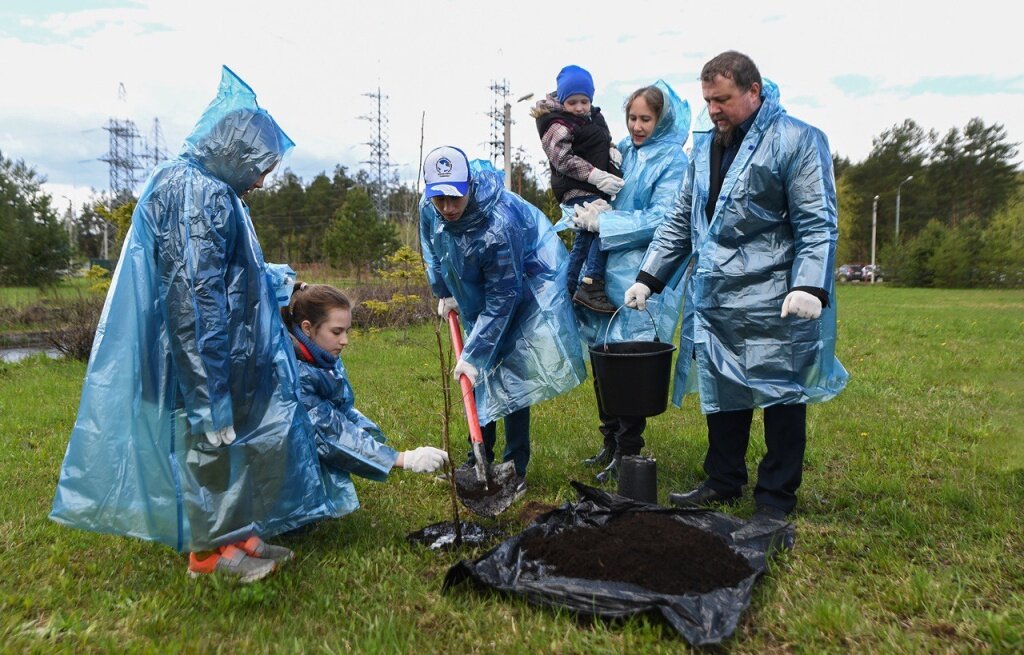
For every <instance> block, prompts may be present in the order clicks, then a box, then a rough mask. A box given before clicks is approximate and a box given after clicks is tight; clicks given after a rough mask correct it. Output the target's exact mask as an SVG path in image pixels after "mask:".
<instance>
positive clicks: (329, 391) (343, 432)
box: [294, 328, 398, 515]
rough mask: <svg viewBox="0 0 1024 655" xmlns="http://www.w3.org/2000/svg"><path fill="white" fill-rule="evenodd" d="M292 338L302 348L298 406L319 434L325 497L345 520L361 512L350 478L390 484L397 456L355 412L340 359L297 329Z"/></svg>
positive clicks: (377, 429) (379, 432) (378, 432)
mask: <svg viewBox="0 0 1024 655" xmlns="http://www.w3.org/2000/svg"><path fill="white" fill-rule="evenodd" d="M294 335H295V338H296V341H297V342H298V343H299V344H300V345H298V346H297V349H298V350H297V352H296V356H297V357H298V365H299V392H298V395H299V400H301V401H302V404H303V406H304V407H305V408H306V413H307V415H308V416H309V420H310V423H312V425H313V429H314V431H315V435H316V449H317V453H318V454H319V457H320V467H321V470H322V471H323V477H324V481H325V483H326V486H327V490H328V491H327V493H328V495H329V496H330V498H331V502H332V503H333V504H334V507H335V508H336V510H337V513H338V514H339V515H340V514H347V513H349V512H352V511H354V510H355V509H356V508H357V507H359V500H358V497H357V496H356V488H355V485H354V484H353V483H352V477H351V476H352V475H358V476H361V477H364V478H369V479H370V480H378V481H381V480H385V479H387V477H388V474H389V473H390V472H391V469H392V467H393V466H394V465H395V460H396V459H397V458H398V451H396V450H395V449H393V448H391V447H390V446H387V445H386V444H385V443H384V442H385V438H384V432H383V431H382V430H381V429H380V427H378V426H377V424H376V423H374V422H373V421H371V420H370V419H369V418H367V417H366V416H365V415H364V414H363V413H362V412H360V411H359V410H358V409H356V406H355V402H356V395H355V392H354V391H353V390H352V385H351V384H350V383H349V381H348V372H347V371H346V370H345V364H344V362H343V361H342V359H341V357H334V356H332V355H330V354H328V353H326V352H325V351H323V350H322V349H320V348H318V347H317V346H316V344H314V343H312V342H310V340H309V339H308V338H304V337H303V336H302V333H301V331H299V330H298V329H297V328H295V329H294ZM303 351H305V354H304V353H303ZM313 353H316V354H313ZM306 354H309V355H308V357H307V356H306Z"/></svg>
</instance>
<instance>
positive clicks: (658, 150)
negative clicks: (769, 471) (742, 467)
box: [573, 80, 690, 482]
mask: <svg viewBox="0 0 1024 655" xmlns="http://www.w3.org/2000/svg"><path fill="white" fill-rule="evenodd" d="M625 108H626V126H627V128H628V130H629V136H627V137H626V138H624V139H623V140H622V141H620V142H619V145H618V149H619V151H620V152H621V154H622V164H621V167H620V168H621V173H622V179H623V180H624V182H625V184H624V186H623V187H622V189H621V190H620V191H619V192H618V194H617V195H616V196H615V198H614V200H613V201H612V204H611V205H610V206H608V205H605V204H601V203H593V204H591V205H590V206H589V207H586V208H584V207H578V208H577V211H576V215H575V217H574V219H573V221H574V223H575V224H576V226H577V227H579V228H582V229H585V230H588V231H590V232H593V233H595V235H596V236H597V237H598V238H599V239H600V243H601V250H602V251H604V252H606V253H607V254H608V259H607V268H606V273H605V280H606V281H605V285H606V291H607V294H608V297H609V298H610V299H612V301H613V302H614V303H615V304H616V305H618V304H620V303H621V302H622V298H623V297H624V295H625V292H626V289H627V288H628V287H629V286H630V285H631V284H632V283H633V281H634V280H635V279H636V272H637V270H638V268H639V266H640V261H641V259H643V256H644V253H645V252H646V251H647V246H648V244H650V242H651V239H652V238H653V237H654V232H655V230H656V229H657V228H658V226H659V225H660V224H661V223H662V221H663V220H664V219H665V218H666V217H667V216H668V215H669V213H670V212H671V210H672V207H673V206H674V205H675V202H676V198H677V197H678V195H679V190H680V187H681V185H682V182H683V177H684V176H685V174H686V168H687V164H688V160H687V157H686V154H685V153H684V152H683V144H684V143H685V142H686V138H687V135H688V133H689V130H690V107H689V104H688V103H687V102H686V101H685V100H682V99H680V98H679V96H677V95H676V94H675V92H674V91H673V90H672V88H671V87H669V85H668V84H666V83H665V82H664V81H662V80H659V81H657V82H656V83H654V84H653V85H651V86H646V87H643V88H640V89H637V90H636V91H634V92H633V93H632V94H631V95H630V96H629V98H628V99H627V101H626V107H625ZM681 274H682V271H679V272H678V273H677V276H676V279H675V280H672V281H671V282H670V283H669V284H668V285H666V289H665V291H664V292H662V294H661V295H660V296H658V297H657V298H656V300H657V304H654V303H652V302H648V303H647V309H648V310H650V316H648V314H647V312H628V313H627V312H619V313H618V314H617V315H615V316H614V322H613V323H612V324H611V327H610V328H609V319H610V318H611V317H609V316H607V315H602V314H597V313H594V312H591V311H587V310H586V309H584V308H577V310H576V317H577V320H578V322H579V328H580V334H581V336H582V337H583V339H584V340H586V342H587V343H589V344H596V343H603V342H604V341H605V339H606V338H607V340H608V341H613V342H614V341H637V340H652V339H653V338H654V337H655V335H657V336H658V338H659V339H661V340H662V341H671V339H672V335H673V333H674V331H675V325H676V321H677V320H678V318H679V310H680V307H681V306H682V298H683V295H682V289H681V288H676V287H677V286H678V283H679V278H680V277H681ZM652 317H653V321H652V320H651V319H652ZM606 332H607V337H606V336H605V334H606ZM598 412H599V414H600V418H601V427H600V430H601V434H602V435H603V436H604V445H603V447H602V448H601V450H600V452H598V453H597V454H596V455H594V456H593V457H590V458H588V459H587V460H585V463H586V464H588V465H590V466H605V467H606V468H604V469H603V470H602V471H601V472H600V473H598V480H599V481H601V482H607V481H610V480H614V479H615V478H616V477H617V476H618V463H619V458H620V457H622V456H623V455H638V454H639V453H640V449H641V448H643V446H644V439H643V431H644V428H645V427H646V425H647V420H646V419H645V418H643V417H623V416H618V417H616V416H609V415H606V414H604V413H603V412H602V411H601V409H600V407H599V408H598Z"/></svg>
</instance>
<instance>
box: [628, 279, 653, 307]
mask: <svg viewBox="0 0 1024 655" xmlns="http://www.w3.org/2000/svg"><path fill="white" fill-rule="evenodd" d="M650 297H651V288H650V287H649V286H647V285H646V284H644V283H643V282H637V283H635V284H634V285H633V286H631V287H630V288H628V289H626V298H625V303H626V307H632V308H633V309H636V310H639V311H641V312H642V311H644V310H645V309H647V299H648V298H650Z"/></svg>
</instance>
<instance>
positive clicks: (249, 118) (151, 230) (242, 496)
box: [50, 68, 335, 551]
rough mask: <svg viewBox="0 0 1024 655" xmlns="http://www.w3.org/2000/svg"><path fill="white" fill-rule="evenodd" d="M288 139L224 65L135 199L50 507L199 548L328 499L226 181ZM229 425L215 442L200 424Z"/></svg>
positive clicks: (95, 526)
mask: <svg viewBox="0 0 1024 655" xmlns="http://www.w3.org/2000/svg"><path fill="white" fill-rule="evenodd" d="M293 145H294V144H293V143H292V141H291V140H290V139H289V138H288V137H287V135H285V133H284V132H283V131H282V130H281V128H280V127H278V125H277V123H275V122H274V119H273V118H271V117H270V115H269V114H268V113H267V112H266V111H264V110H262V109H260V108H259V106H258V105H257V104H256V96H255V94H254V93H253V91H252V89H250V88H249V87H248V86H247V85H246V84H245V83H244V82H242V81H241V80H240V79H238V77H236V76H235V75H234V73H232V72H231V71H230V70H228V69H227V68H225V69H224V71H223V76H222V79H221V84H220V89H219V92H218V95H217V97H216V98H215V99H214V101H213V102H212V103H211V104H210V106H209V107H208V108H207V109H206V112H205V113H204V114H203V116H202V118H200V120H199V122H198V123H197V124H196V126H195V129H194V130H193V132H192V134H191V135H190V136H189V137H188V138H187V139H186V140H185V144H184V147H183V148H182V151H181V153H180V154H179V155H178V157H177V158H176V159H174V160H172V161H169V162H166V163H164V164H162V165H161V166H159V167H158V168H157V169H156V170H155V171H154V172H153V174H152V176H151V177H150V179H149V181H148V182H147V184H146V187H145V189H144V190H143V192H142V195H141V197H140V198H139V202H138V205H137V206H136V208H135V213H134V214H133V215H132V225H131V228H130V229H129V231H128V234H127V236H126V238H125V243H124V247H123V248H122V251H121V259H120V261H119V262H118V265H117V269H116V270H115V272H114V277H113V281H112V283H111V286H110V291H109V292H108V294H107V299H106V302H105V304H104V306H103V313H102V315H101V317H100V321H99V325H98V327H97V329H96V338H95V341H94V342H93V348H92V354H91V356H90V358H89V366H88V369H87V372H86V377H85V383H84V386H83V389H82V398H81V404H80V406H79V410H78V418H77V420H76V422H75V427H74V430H73V431H72V434H71V440H70V443H69V444H68V450H67V454H66V456H65V459H64V465H63V468H62V469H61V474H60V481H59V483H58V485H57V493H56V498H55V499H54V502H53V512H52V513H51V515H50V516H51V518H53V519H54V520H55V521H58V522H60V523H64V524H66V525H70V526H73V527H77V528H82V529H86V530H94V531H97V532H109V533H114V534H123V535H130V536H134V537H139V538H141V539H148V540H152V541H159V542H161V543H164V544H167V545H168V546H171V547H172V548H175V549H177V550H180V551H187V550H204V549H210V548H213V547H215V546H218V545H222V544H226V543H234V542H237V541H239V540H241V539H244V538H246V537H248V536H249V535H251V534H258V535H261V536H264V537H269V536H272V535H274V534H277V533H279V532H282V531H286V530H290V529H293V528H295V527H298V526H299V525H302V524H303V523H306V522H308V521H312V520H316V519H320V518H324V517H328V516H332V515H334V514H335V510H334V507H333V505H332V504H331V502H330V500H329V499H328V497H327V495H326V493H325V490H324V485H323V483H322V480H321V478H320V469H319V464H318V462H317V454H316V450H315V447H314V442H313V437H312V428H311V427H310V424H309V420H308V418H307V416H306V413H305V411H304V410H303V408H302V407H301V405H299V403H298V401H297V399H296V396H295V388H296V386H297V371H296V366H295V358H294V354H293V353H292V345H291V341H290V339H289V337H288V334H287V332H286V331H285V329H284V327H283V325H282V321H281V317H280V314H279V313H278V305H279V298H278V295H279V293H280V291H281V290H282V289H283V288H284V287H285V286H286V285H285V283H284V275H283V274H282V272H283V269H281V268H272V267H269V266H268V265H267V264H266V263H265V262H264V260H263V253H262V252H261V250H260V246H259V243H258V242H257V240H256V234H255V232H254V231H253V226H252V222H251V221H250V219H249V214H248V210H247V208H246V207H245V205H244V204H243V203H242V201H241V198H240V195H241V194H243V193H245V192H246V191H247V190H248V189H249V188H250V187H251V186H252V184H253V183H254V182H255V181H256V180H257V179H258V178H259V177H260V176H261V175H262V174H263V173H264V172H266V171H267V170H269V169H270V168H271V167H273V166H274V165H276V164H277V163H278V162H280V160H281V158H282V157H283V156H284V154H285V153H286V152H287V151H288V150H290V149H291V147H292V146H293ZM229 426H231V427H233V428H234V431H235V434H236V440H235V441H234V443H232V444H231V445H222V446H220V447H213V446H211V445H210V444H209V443H208V442H207V440H206V438H205V436H204V434H205V433H206V432H209V431H212V430H218V429H221V428H226V427H229Z"/></svg>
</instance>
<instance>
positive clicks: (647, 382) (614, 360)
mask: <svg viewBox="0 0 1024 655" xmlns="http://www.w3.org/2000/svg"><path fill="white" fill-rule="evenodd" d="M621 309H622V308H621V307H620V308H619V310H621ZM615 313H616V314H618V310H616V312H615ZM648 315H650V312H648ZM614 318H615V316H614V315H613V316H612V319H614ZM651 321H652V322H653V321H654V317H653V316H652V317H651ZM608 325H609V326H611V321H609V322H608ZM607 336H608V331H607V330H605V339H606V341H605V343H603V344H601V345H598V346H591V348H590V364H591V366H592V367H593V368H594V379H595V380H596V387H597V393H598V400H599V403H598V404H599V406H600V408H601V410H602V411H603V412H604V413H605V414H608V415H610V416H657V415H658V414H661V413H662V412H664V411H665V408H666V407H668V390H669V382H670V381H671V379H672V353H673V352H675V350H676V347H675V346H673V345H672V344H670V343H665V342H663V341H660V340H658V337H657V333H655V337H654V341H620V342H617V343H608V342H607Z"/></svg>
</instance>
